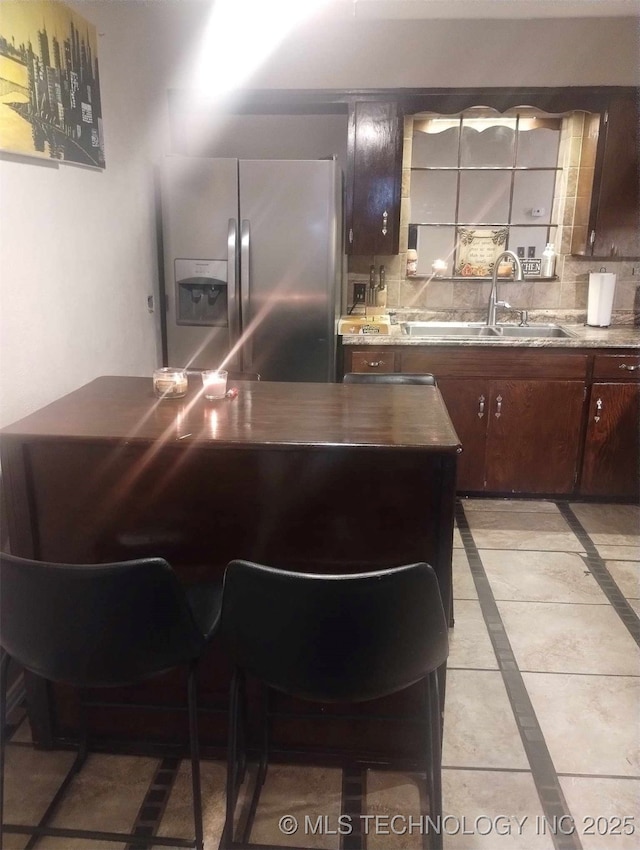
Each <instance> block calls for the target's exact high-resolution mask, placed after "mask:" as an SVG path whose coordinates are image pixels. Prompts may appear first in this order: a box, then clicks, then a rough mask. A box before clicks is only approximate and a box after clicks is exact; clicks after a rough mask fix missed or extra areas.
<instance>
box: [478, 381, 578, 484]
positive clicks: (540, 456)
mask: <svg viewBox="0 0 640 850" xmlns="http://www.w3.org/2000/svg"><path fill="white" fill-rule="evenodd" d="M584 396H585V385H584V383H582V382H579V381H493V384H492V392H491V406H490V409H489V422H488V424H487V428H488V432H487V455H486V457H487V460H486V468H487V475H486V489H487V490H488V491H494V492H509V493H549V494H551V493H570V492H571V491H572V490H573V489H574V486H575V482H576V478H577V470H578V450H579V441H580V426H581V419H582V408H583V404H584Z"/></svg>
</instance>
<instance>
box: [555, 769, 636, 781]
mask: <svg viewBox="0 0 640 850" xmlns="http://www.w3.org/2000/svg"><path fill="white" fill-rule="evenodd" d="M558 776H567V777H575V778H577V779H630V780H631V781H632V782H638V780H640V773H630V774H625V773H569V772H568V771H566V770H563V771H560V772H559V773H558Z"/></svg>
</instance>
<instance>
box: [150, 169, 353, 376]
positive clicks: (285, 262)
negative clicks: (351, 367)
mask: <svg viewBox="0 0 640 850" xmlns="http://www.w3.org/2000/svg"><path fill="white" fill-rule="evenodd" d="M161 208H162V225H163V250H164V286H165V294H166V310H167V312H166V350H167V359H168V362H169V365H171V366H186V367H193V368H220V367H222V368H228V369H229V370H237V371H245V372H258V373H259V374H260V375H261V377H262V379H263V380H267V381H334V380H335V357H336V329H337V322H338V319H339V312H340V289H341V278H342V238H341V235H342V179H341V174H340V169H339V167H338V165H337V163H336V162H335V161H334V160H312V161H310V160H237V159H211V158H204V157H186V156H168V157H166V158H165V161H164V163H163V167H162V174H161Z"/></svg>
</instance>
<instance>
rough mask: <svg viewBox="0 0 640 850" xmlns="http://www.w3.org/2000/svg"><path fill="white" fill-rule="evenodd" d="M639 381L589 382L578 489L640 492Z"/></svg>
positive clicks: (613, 493) (616, 493) (632, 494)
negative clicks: (587, 410) (587, 407)
mask: <svg viewBox="0 0 640 850" xmlns="http://www.w3.org/2000/svg"><path fill="white" fill-rule="evenodd" d="M639 423H640V384H636V383H634V384H631V383H629V384H626V383H618V384H615V383H611V384H604V383H603V384H600V383H596V384H593V386H592V387H591V401H590V404H589V414H588V421H587V435H586V442H585V452H584V461H583V465H582V480H581V482H580V492H581V493H582V494H583V495H585V496H615V497H619V498H627V497H629V498H635V499H637V498H638V496H639V495H640V447H639V443H640V435H639V430H638V426H639Z"/></svg>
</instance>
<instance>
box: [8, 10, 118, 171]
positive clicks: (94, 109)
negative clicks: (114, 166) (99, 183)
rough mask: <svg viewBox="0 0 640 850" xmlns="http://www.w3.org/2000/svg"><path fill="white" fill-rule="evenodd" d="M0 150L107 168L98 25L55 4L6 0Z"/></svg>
mask: <svg viewBox="0 0 640 850" xmlns="http://www.w3.org/2000/svg"><path fill="white" fill-rule="evenodd" d="M1 7H2V8H1V9H0V149H2V150H4V151H7V152H10V153H14V154H22V155H24V156H35V157H42V158H45V159H50V160H57V161H59V162H72V163H77V164H82V165H88V166H94V167H98V168H104V166H105V160H104V141H103V134H102V108H101V102H100V73H99V69H98V49H97V41H96V30H95V27H94V26H93V25H92V24H91V23H89V21H87V20H86V19H85V18H83V17H82V16H81V15H78V14H77V13H76V12H74V11H72V10H71V9H70V8H69V7H68V6H67V5H66V4H65V3H60V2H57V0H43V2H38V0H31V2H24V0H2V2H1Z"/></svg>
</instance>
